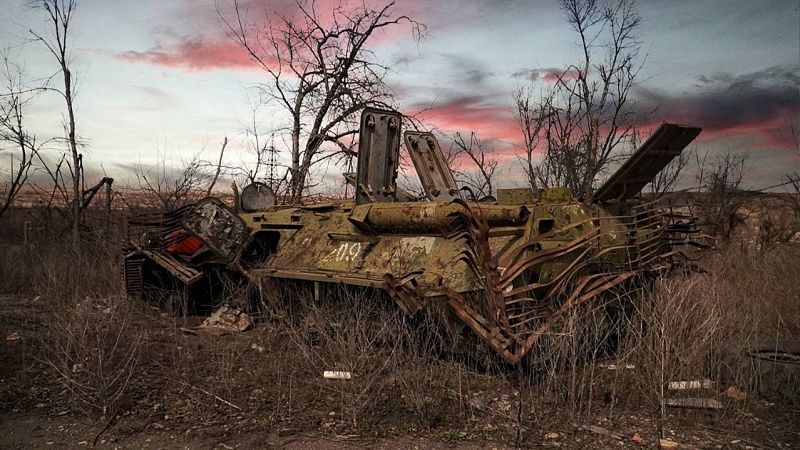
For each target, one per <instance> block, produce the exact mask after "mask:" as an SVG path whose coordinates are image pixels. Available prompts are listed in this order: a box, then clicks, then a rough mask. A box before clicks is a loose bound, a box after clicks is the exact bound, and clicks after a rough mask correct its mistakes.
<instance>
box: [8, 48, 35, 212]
mask: <svg viewBox="0 0 800 450" xmlns="http://www.w3.org/2000/svg"><path fill="white" fill-rule="evenodd" d="M0 63H1V64H2V77H3V78H2V83H3V84H2V87H0V89H2V90H0V154H3V153H8V154H9V159H10V166H9V170H8V178H6V177H5V176H4V177H3V179H0V183H2V185H0V218H2V217H3V214H4V213H5V212H6V211H7V210H8V208H10V207H11V205H12V204H13V203H14V199H15V198H16V197H17V195H18V194H19V193H20V190H21V189H22V187H23V186H24V185H25V183H26V182H27V181H28V174H29V173H30V170H31V167H32V165H33V162H34V159H35V158H36V156H37V155H38V152H39V148H40V147H39V145H37V143H36V136H34V135H32V134H30V133H29V132H28V130H27V128H26V127H25V114H24V109H25V107H26V105H27V104H28V103H29V102H30V101H31V99H32V96H33V95H34V94H35V93H36V92H37V90H36V89H28V88H27V87H26V85H25V73H24V70H23V68H22V66H20V65H18V64H16V63H15V62H13V61H12V58H11V55H10V52H8V51H4V52H3V53H2V54H0Z"/></svg>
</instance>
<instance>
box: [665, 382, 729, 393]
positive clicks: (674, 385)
mask: <svg viewBox="0 0 800 450" xmlns="http://www.w3.org/2000/svg"><path fill="white" fill-rule="evenodd" d="M716 385H717V383H716V382H714V381H711V380H709V379H705V380H692V381H670V382H669V384H668V385H667V389H669V390H671V391H683V390H689V389H714V388H715V387H716Z"/></svg>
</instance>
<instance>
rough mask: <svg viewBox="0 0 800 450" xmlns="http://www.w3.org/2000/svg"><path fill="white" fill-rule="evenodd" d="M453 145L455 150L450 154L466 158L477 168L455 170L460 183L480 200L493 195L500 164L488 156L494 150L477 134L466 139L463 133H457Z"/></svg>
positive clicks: (473, 133)
mask: <svg viewBox="0 0 800 450" xmlns="http://www.w3.org/2000/svg"><path fill="white" fill-rule="evenodd" d="M453 145H454V150H453V151H451V152H450V154H451V155H453V157H454V158H456V159H457V158H459V157H466V158H467V159H468V160H469V161H470V163H472V164H473V165H474V166H475V169H474V170H455V171H454V172H455V173H456V176H457V177H458V178H459V181H461V182H462V183H464V184H465V185H466V186H467V187H469V188H470V190H471V191H472V194H473V195H474V196H475V197H476V198H478V199H480V198H483V197H486V196H489V195H492V194H493V193H494V178H495V173H496V171H497V164H498V163H497V160H496V159H494V158H492V157H490V156H488V155H491V154H492V153H494V149H493V148H492V147H490V146H489V144H488V143H487V142H485V141H482V140H480V139H478V136H477V135H476V134H475V132H472V133H470V135H469V139H464V136H462V135H461V133H456V134H455V136H454V137H453ZM451 167H454V166H453V165H451Z"/></svg>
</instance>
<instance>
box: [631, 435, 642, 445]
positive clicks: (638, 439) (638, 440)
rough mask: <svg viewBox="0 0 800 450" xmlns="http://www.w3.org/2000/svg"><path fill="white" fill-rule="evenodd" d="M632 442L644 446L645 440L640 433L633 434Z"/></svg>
mask: <svg viewBox="0 0 800 450" xmlns="http://www.w3.org/2000/svg"><path fill="white" fill-rule="evenodd" d="M631 441H632V442H635V443H637V444H644V438H643V437H642V435H640V434H639V433H633V436H631Z"/></svg>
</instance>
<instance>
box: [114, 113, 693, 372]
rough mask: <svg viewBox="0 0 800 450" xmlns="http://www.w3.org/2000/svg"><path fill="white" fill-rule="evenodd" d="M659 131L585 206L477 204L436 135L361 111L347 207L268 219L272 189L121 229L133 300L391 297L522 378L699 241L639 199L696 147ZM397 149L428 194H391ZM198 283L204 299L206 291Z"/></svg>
mask: <svg viewBox="0 0 800 450" xmlns="http://www.w3.org/2000/svg"><path fill="white" fill-rule="evenodd" d="M699 133H700V129H699V128H694V127H687V126H681V125H672V124H664V125H662V126H661V127H660V128H659V129H658V130H657V131H656V132H655V133H654V134H653V136H651V137H650V138H649V139H648V140H647V141H646V142H645V143H644V144H643V145H642V146H641V148H640V149H639V150H638V151H637V152H636V153H635V154H634V155H633V156H632V157H631V158H630V159H629V160H628V161H627V162H626V163H625V164H623V165H622V167H621V168H620V169H619V170H618V171H617V172H615V173H614V174H613V175H612V176H611V177H610V178H609V179H608V181H606V182H605V184H603V185H602V186H601V187H600V188H599V189H598V190H597V191H596V193H595V194H594V196H593V197H592V198H590V199H585V200H584V201H577V200H576V199H574V198H573V197H572V194H571V193H570V191H569V190H568V189H548V190H541V191H540V192H538V193H534V191H533V190H531V189H528V188H525V189H500V190H498V192H497V194H496V198H489V199H482V201H480V202H479V201H476V200H474V199H472V198H470V196H469V193H467V192H465V191H464V190H460V189H458V187H457V185H456V182H455V181H454V178H453V175H452V173H451V171H450V169H449V168H448V166H447V164H446V162H445V159H444V157H443V154H442V151H441V149H440V147H439V144H438V143H437V140H436V138H435V137H434V135H433V134H430V133H422V132H416V131H406V132H405V133H404V134H402V136H401V115H400V114H398V113H396V112H393V111H384V110H377V109H366V110H364V111H363V114H362V116H361V127H360V139H359V149H358V166H357V173H356V174H355V175H353V174H347V175H346V178H348V180H349V182H350V183H351V184H353V185H354V186H355V199H352V200H342V201H332V202H327V203H319V204H310V205H281V206H278V205H275V198H274V195H273V194H272V193H271V192H269V189H268V188H267V187H266V186H265V185H260V184H255V185H251V186H249V187H247V188H246V189H245V190H243V192H242V195H241V196H240V200H239V201H238V203H239V204H238V205H236V208H235V209H234V208H230V207H228V206H226V205H225V204H223V203H222V202H221V201H220V200H217V199H214V198H207V199H204V200H202V201H200V202H198V203H197V204H193V205H190V206H186V207H183V208H181V209H178V210H176V211H172V212H169V213H165V214H156V215H148V216H143V217H139V218H136V219H134V220H132V221H131V222H130V224H129V243H128V247H127V249H126V253H125V255H124V275H125V284H126V287H127V290H128V293H129V294H130V295H136V296H141V295H147V293H148V291H149V288H150V287H151V286H154V285H159V286H164V285H165V284H164V278H165V277H167V278H169V279H170V280H171V281H172V282H174V283H176V284H178V285H184V286H201V285H202V286H204V289H212V288H213V287H212V286H213V283H212V282H210V281H209V280H211V279H212V278H213V277H215V276H216V275H215V274H216V273H218V272H219V271H221V270H224V271H226V272H227V273H235V274H239V275H240V276H241V278H242V279H243V280H245V282H246V283H252V284H256V285H257V284H259V283H261V282H263V281H264V280H271V281H274V282H283V281H286V280H295V281H297V280H300V281H302V282H307V283H310V284H312V285H315V286H316V285H319V284H322V283H336V284H343V285H347V286H355V287H364V288H378V289H382V290H384V291H385V292H386V293H388V294H389V296H390V297H391V298H392V299H393V300H394V301H395V302H396V303H397V306H398V307H399V308H401V309H402V311H403V312H405V313H406V314H408V315H415V314H417V313H419V312H420V311H422V310H428V311H429V312H431V313H433V314H436V315H437V316H438V317H439V318H440V319H441V323H443V324H445V326H446V328H447V329H448V331H449V332H450V333H452V334H453V335H458V334H463V333H474V336H477V337H478V338H479V339H480V340H481V341H483V342H484V343H485V345H487V346H489V347H491V348H492V349H493V350H494V351H495V352H496V353H497V354H498V355H499V356H500V357H501V358H502V359H503V360H504V361H506V362H508V363H517V362H519V361H520V360H521V359H522V358H523V357H524V356H525V355H526V353H528V352H529V351H530V350H531V348H532V347H534V345H536V343H537V340H539V339H540V338H541V337H542V336H543V335H545V334H546V333H548V331H550V330H552V329H553V327H554V326H555V325H557V324H558V322H559V320H561V319H562V318H563V317H564V316H565V315H566V314H567V313H568V312H570V310H571V309H572V308H575V307H577V306H579V305H581V304H584V303H586V302H590V301H592V300H594V299H598V298H599V297H602V296H603V295H604V294H606V293H608V292H609V291H610V290H612V289H623V288H625V286H631V285H635V284H636V283H637V282H638V280H641V279H642V278H643V277H648V276H652V275H654V274H658V273H660V272H661V271H664V270H667V269H669V268H670V267H672V266H673V265H674V264H675V262H676V259H677V258H678V257H679V256H680V252H679V250H678V248H677V247H676V246H677V245H678V244H682V243H685V242H686V240H687V236H688V235H689V234H691V233H692V231H693V229H692V228H693V226H692V224H691V223H689V222H687V221H686V220H681V221H676V219H675V217H674V216H671V215H670V214H669V211H668V210H666V209H664V208H662V207H660V206H659V205H656V204H651V203H643V202H642V201H641V200H636V199H635V197H637V195H638V194H639V193H640V191H641V190H642V188H643V187H644V186H645V185H646V184H647V183H649V182H650V181H651V180H652V179H653V177H654V176H655V175H656V174H657V173H658V172H659V171H660V170H662V169H663V168H664V166H666V165H667V164H668V163H669V162H670V161H671V160H672V159H673V158H674V157H675V156H677V155H679V154H680V153H681V151H682V150H683V149H684V148H685V147H686V145H688V144H689V142H691V141H692V140H693V139H694V138H695V137H696V136H697V135H698V134H699ZM401 137H402V139H403V140H404V142H405V148H406V150H407V152H408V155H409V156H410V159H411V161H412V162H413V165H414V167H415V168H416V171H417V174H418V176H419V179H420V181H421V184H422V186H423V188H424V190H425V196H424V198H416V197H415V196H413V195H411V194H409V193H407V192H405V191H403V190H402V189H400V188H398V187H397V184H396V177H397V170H398V162H399V158H400V147H401ZM204 282H205V283H207V286H206V285H203V284H202V283H204Z"/></svg>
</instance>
